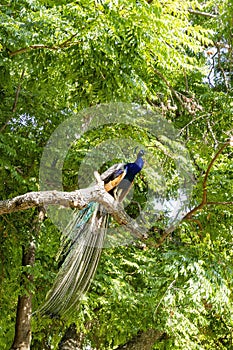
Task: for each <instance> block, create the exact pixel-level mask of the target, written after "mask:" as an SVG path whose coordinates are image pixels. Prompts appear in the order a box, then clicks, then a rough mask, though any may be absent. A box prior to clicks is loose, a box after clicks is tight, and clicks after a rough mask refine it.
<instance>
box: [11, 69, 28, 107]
mask: <svg viewBox="0 0 233 350" xmlns="http://www.w3.org/2000/svg"><path fill="white" fill-rule="evenodd" d="M24 73H25V69H23V71H22V74H21V77H20V80H19V85H18V87H17V90H16V94H15V100H14V104H13V108H12V112H13V113H15V111H16V107H17V103H18V99H19V92H20V89H21V82H22V80H23V78H24Z"/></svg>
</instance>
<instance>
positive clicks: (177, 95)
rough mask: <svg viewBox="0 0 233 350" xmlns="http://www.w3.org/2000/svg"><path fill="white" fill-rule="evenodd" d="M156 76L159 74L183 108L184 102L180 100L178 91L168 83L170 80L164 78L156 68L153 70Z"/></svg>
mask: <svg viewBox="0 0 233 350" xmlns="http://www.w3.org/2000/svg"><path fill="white" fill-rule="evenodd" d="M153 69H154V72H155V74H157V75H158V76H159V77H160V78H161V79H162V80H163V81H164V83H165V84H166V85H167V87H168V88H169V89H170V90H171V92H172V93H173V94H174V96H175V97H176V98H177V100H178V101H179V102H180V104H181V105H182V106H183V105H184V104H183V101H182V99H181V98H180V96H179V94H178V93H177V92H176V90H175V89H174V88H173V87H172V86H171V84H170V83H169V82H168V80H167V79H166V78H165V77H164V76H163V74H162V73H160V72H159V71H158V70H157V69H156V68H153Z"/></svg>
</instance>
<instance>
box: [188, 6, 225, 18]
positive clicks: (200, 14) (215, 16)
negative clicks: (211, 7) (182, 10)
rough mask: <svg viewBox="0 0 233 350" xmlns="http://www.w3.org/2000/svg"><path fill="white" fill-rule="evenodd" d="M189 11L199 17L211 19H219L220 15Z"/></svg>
mask: <svg viewBox="0 0 233 350" xmlns="http://www.w3.org/2000/svg"><path fill="white" fill-rule="evenodd" d="M188 11H189V13H193V14H194V15H198V16H204V17H210V18H217V17H218V15H214V14H212V13H208V12H203V11H198V10H193V9H191V8H189V9H188Z"/></svg>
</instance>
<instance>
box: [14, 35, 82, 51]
mask: <svg viewBox="0 0 233 350" xmlns="http://www.w3.org/2000/svg"><path fill="white" fill-rule="evenodd" d="M76 36H77V33H76V34H73V35H72V36H71V37H70V38H68V39H66V40H65V41H63V42H62V43H61V44H58V45H53V46H49V45H43V44H35V45H30V46H28V47H23V48H21V49H18V50H16V51H12V52H10V53H9V55H10V57H12V56H15V55H19V54H21V53H24V52H27V51H30V50H38V49H47V50H54V51H57V50H59V49H64V48H66V47H70V42H71V41H72V39H73V38H75V37H76ZM78 43H79V42H78ZM72 44H77V42H73V43H72Z"/></svg>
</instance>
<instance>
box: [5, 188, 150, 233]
mask: <svg viewBox="0 0 233 350" xmlns="http://www.w3.org/2000/svg"><path fill="white" fill-rule="evenodd" d="M92 201H94V202H98V203H100V204H102V205H103V206H104V207H105V209H106V210H107V211H108V212H109V213H110V214H111V215H112V216H113V217H114V219H115V220H116V221H117V222H118V223H119V224H121V225H124V226H125V227H126V228H127V229H128V230H129V231H130V232H131V233H132V235H133V236H135V237H136V238H140V239H144V238H146V237H147V234H146V229H145V228H143V227H139V225H138V224H137V222H136V221H135V220H133V219H132V218H130V216H129V215H128V214H127V213H126V212H125V211H124V208H123V206H122V204H121V203H119V202H117V201H115V200H114V198H113V197H112V196H111V195H110V194H109V193H107V192H106V191H105V189H104V186H103V182H102V183H101V184H100V183H98V184H97V185H95V186H92V187H89V188H86V189H81V190H77V191H73V192H60V191H41V192H28V193H26V194H23V195H21V196H17V197H15V198H12V199H7V200H3V201H0V215H3V214H9V213H13V212H17V211H20V210H26V209H30V208H34V207H39V206H40V207H41V206H47V205H60V206H63V207H70V208H78V209H82V208H84V207H85V206H86V205H87V204H88V203H89V202H92Z"/></svg>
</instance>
